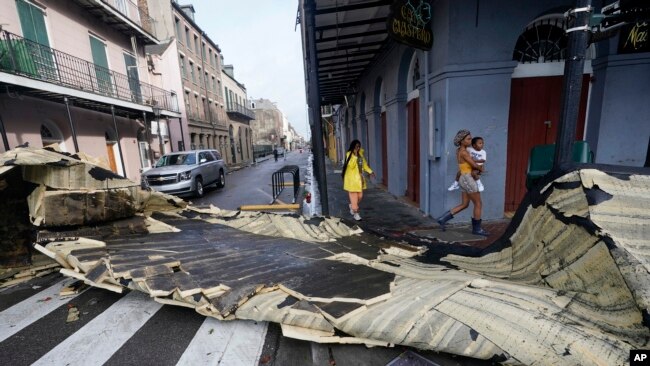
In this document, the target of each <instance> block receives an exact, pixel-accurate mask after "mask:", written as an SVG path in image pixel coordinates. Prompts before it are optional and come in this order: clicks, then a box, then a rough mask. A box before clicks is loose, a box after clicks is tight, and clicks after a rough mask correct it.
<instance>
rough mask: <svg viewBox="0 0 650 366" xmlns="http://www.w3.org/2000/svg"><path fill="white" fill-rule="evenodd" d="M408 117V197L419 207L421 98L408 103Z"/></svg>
mask: <svg viewBox="0 0 650 366" xmlns="http://www.w3.org/2000/svg"><path fill="white" fill-rule="evenodd" d="M406 111H407V115H408V126H407V128H408V142H407V169H406V175H407V179H406V197H407V198H408V199H409V200H411V201H413V202H414V203H415V204H416V205H417V206H419V202H420V98H414V99H411V100H410V101H409V102H408V103H406Z"/></svg>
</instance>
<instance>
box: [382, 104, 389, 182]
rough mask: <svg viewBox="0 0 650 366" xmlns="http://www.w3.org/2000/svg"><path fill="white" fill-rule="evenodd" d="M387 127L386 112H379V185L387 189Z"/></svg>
mask: <svg viewBox="0 0 650 366" xmlns="http://www.w3.org/2000/svg"><path fill="white" fill-rule="evenodd" d="M387 129H388V126H387V125H386V112H381V184H383V185H384V186H385V187H388V137H387V134H388V130H387Z"/></svg>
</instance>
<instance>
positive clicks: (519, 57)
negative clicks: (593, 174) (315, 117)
mask: <svg viewBox="0 0 650 366" xmlns="http://www.w3.org/2000/svg"><path fill="white" fill-rule="evenodd" d="M611 2H612V1H594V2H593V6H594V8H595V12H596V13H597V12H599V11H600V9H601V7H602V6H604V5H607V4H609V3H611ZM315 3H316V7H317V9H318V11H319V12H320V13H319V14H327V16H325V15H322V16H321V15H317V16H316V17H315V19H316V23H315V26H316V27H321V28H320V29H327V30H328V31H325V32H324V33H323V34H320V36H319V37H320V39H321V41H319V42H318V43H317V45H316V47H317V49H318V52H319V60H320V61H321V62H319V64H318V67H319V70H318V72H319V75H321V79H320V90H321V98H323V97H324V96H325V97H327V93H329V92H332V91H334V90H339V89H340V85H345V86H346V89H345V91H344V94H345V97H346V100H345V101H346V102H345V103H340V104H341V109H340V110H339V111H338V113H337V114H336V123H337V127H336V128H335V133H337V135H336V137H337V142H338V144H340V146H341V148H340V149H346V148H347V144H349V141H351V140H352V139H359V140H361V141H362V144H363V145H364V146H366V154H367V157H368V159H369V163H370V165H371V166H372V167H373V169H374V170H375V171H376V173H377V175H378V177H379V178H380V179H381V181H382V182H383V184H384V185H385V186H386V189H387V190H388V191H389V192H391V193H393V194H394V195H396V196H405V198H407V199H408V200H410V201H412V202H413V204H415V205H417V206H419V207H420V209H421V210H422V211H423V212H424V213H426V214H429V215H432V216H437V215H440V214H441V213H442V212H444V211H446V210H447V209H449V208H451V207H453V206H455V205H457V204H458V202H459V197H458V194H456V193H450V192H448V191H447V189H446V188H447V187H448V186H449V184H450V183H451V182H453V180H454V177H455V175H456V171H457V169H458V167H457V163H456V161H455V147H454V146H453V143H452V139H453V137H454V135H455V134H456V132H457V131H458V130H459V129H469V130H470V131H471V132H472V134H473V135H474V136H482V137H483V138H484V139H485V148H486V151H487V152H488V162H487V163H486V171H487V172H486V174H485V175H484V176H483V178H482V180H483V182H484V184H485V187H486V189H485V191H484V192H483V194H482V199H483V216H484V218H487V219H494V218H501V217H503V215H504V212H508V211H514V210H515V209H516V208H517V207H518V204H519V202H520V201H521V199H522V197H523V195H524V194H525V190H526V188H525V179H526V165H527V160H528V155H529V153H530V149H531V148H532V147H533V146H535V145H538V144H550V143H554V142H555V138H556V134H557V125H558V121H559V111H560V98H561V95H562V78H563V73H564V63H565V57H566V51H567V35H566V30H567V29H568V24H567V22H566V19H565V18H564V13H565V12H566V11H567V10H569V9H570V8H571V7H573V6H575V2H574V1H565V0H549V1H544V2H539V1H532V0H531V1H524V2H521V1H489V0H488V1H481V2H477V3H476V6H472V7H467V6H466V4H464V3H463V2H455V1H433V2H428V3H429V4H430V6H431V7H430V8H426V7H423V8H422V9H428V10H430V13H428V14H427V15H428V16H430V19H431V29H430V31H431V34H432V35H433V41H432V47H431V49H430V50H427V51H423V50H419V49H415V48H413V47H409V46H406V45H403V44H400V43H397V42H396V41H393V40H391V39H385V41H381V40H380V39H381V38H380V37H381V36H382V35H386V33H387V31H386V25H385V24H386V22H385V20H382V21H381V22H380V21H379V20H377V21H373V17H377V18H380V17H382V16H386V15H387V14H388V13H389V6H388V5H386V6H384V5H379V6H377V5H376V4H371V5H369V6H368V7H366V8H363V7H361V6H356V7H355V9H354V10H349V11H347V13H346V14H343V13H341V14H338V13H337V15H336V16H337V17H338V18H341V17H345V19H346V21H347V22H348V23H349V24H350V25H347V26H346V27H345V28H343V27H338V29H337V26H336V25H335V23H334V20H335V17H334V14H333V12H335V11H336V10H335V9H329V8H328V7H329V5H328V4H327V3H326V2H322V4H321V2H320V1H316V2H315ZM400 3H404V4H405V5H404V6H408V4H407V2H405V1H404V2H400ZM327 17H330V18H327ZM423 18H425V19H426V18H427V17H423ZM356 19H359V20H360V21H359V22H356V23H355V20H356ZM328 21H329V22H330V23H332V24H333V25H332V26H331V27H328V26H329V25H330V23H328ZM348 23H346V24H348ZM634 26H643V24H639V25H634V24H631V25H629V26H628V27H624V28H622V30H621V31H619V32H618V34H617V35H615V36H614V37H612V38H608V39H604V40H602V41H599V42H596V43H594V44H592V45H591V46H590V48H589V49H588V50H587V60H586V62H585V66H584V73H583V74H584V78H583V83H582V98H581V103H580V114H579V118H578V127H577V130H576V137H577V139H579V140H584V141H586V142H587V143H588V145H589V147H590V149H591V150H592V151H593V156H594V161H595V162H596V163H602V164H615V165H628V166H643V165H644V162H645V160H646V157H647V156H648V153H649V152H648V145H649V141H650V123H648V121H649V120H650V105H649V104H648V103H645V102H644V101H645V100H647V99H648V97H649V95H650V82H648V81H649V80H650V53H649V52H647V50H648V48H644V47H639V48H638V49H637V50H634V49H632V50H631V49H630V47H629V45H628V46H625V45H626V42H627V43H629V37H630V34H634V33H630V28H632V27H634ZM646 26H647V25H646ZM382 28H383V30H382ZM317 29H318V28H317ZM330 29H331V30H330ZM640 31H642V30H639V31H638V32H640ZM638 32H637V33H636V34H638ZM358 34H360V35H362V36H364V37H369V34H371V35H373V36H374V37H377V38H375V39H372V40H370V41H368V42H366V43H365V45H361V46H354V47H357V48H354V47H353V46H345V50H344V51H345V52H346V53H347V55H346V54H343V53H342V51H340V50H341V46H340V45H339V46H337V45H336V42H337V39H341V38H343V39H346V40H347V41H349V40H350V39H351V38H353V37H355V36H356V35H358ZM360 37H361V36H360ZM303 39H305V38H303ZM636 41H637V42H638V41H639V39H638V38H637V39H636ZM360 43H361V42H359V44H360ZM646 47H647V45H646ZM371 50H376V52H377V55H378V56H377V57H375V58H373V59H369V60H371V61H368V63H366V64H365V66H363V64H362V66H358V68H359V70H360V72H359V73H358V74H354V75H353V73H352V72H350V71H349V69H350V68H351V66H349V63H348V62H346V61H345V60H346V59H353V60H354V62H356V65H359V63H360V62H362V61H363V60H362V57H363V54H364V53H365V54H369V53H371ZM339 52H341V53H340V55H341V56H338V55H339ZM350 54H355V55H359V56H353V57H354V58H352V57H350V56H349V55H350ZM324 61H325V62H324ZM341 64H346V65H347V66H346V65H341ZM329 66H331V67H329ZM334 70H341V71H334ZM356 75H358V76H356ZM328 76H329V77H328ZM329 80H332V81H329ZM335 80H343V81H344V82H346V83H347V84H336V82H335ZM348 80H349V82H348ZM620 146H626V148H624V149H621V148H620ZM469 211H470V210H466V211H465V212H463V213H461V215H460V216H461V219H467V220H469V215H470V214H471V212H469Z"/></svg>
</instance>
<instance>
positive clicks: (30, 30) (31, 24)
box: [16, 0, 50, 47]
mask: <svg viewBox="0 0 650 366" xmlns="http://www.w3.org/2000/svg"><path fill="white" fill-rule="evenodd" d="M16 7H17V8H18V17H19V18H20V26H21V28H22V30H23V37H25V38H27V39H29V40H30V41H33V42H37V43H40V44H42V45H44V46H48V47H49V46H50V41H49V39H48V37H47V28H46V27H45V15H44V14H43V11H42V10H41V9H39V8H37V7H35V6H34V5H31V4H28V3H26V2H25V1H24V0H16Z"/></svg>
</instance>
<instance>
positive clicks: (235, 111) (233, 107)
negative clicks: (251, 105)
mask: <svg viewBox="0 0 650 366" xmlns="http://www.w3.org/2000/svg"><path fill="white" fill-rule="evenodd" d="M226 112H227V113H228V115H230V116H234V117H239V118H244V119H248V120H252V119H255V112H253V110H252V109H248V108H246V107H245V106H243V105H241V104H239V103H227V106H226Z"/></svg>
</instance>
